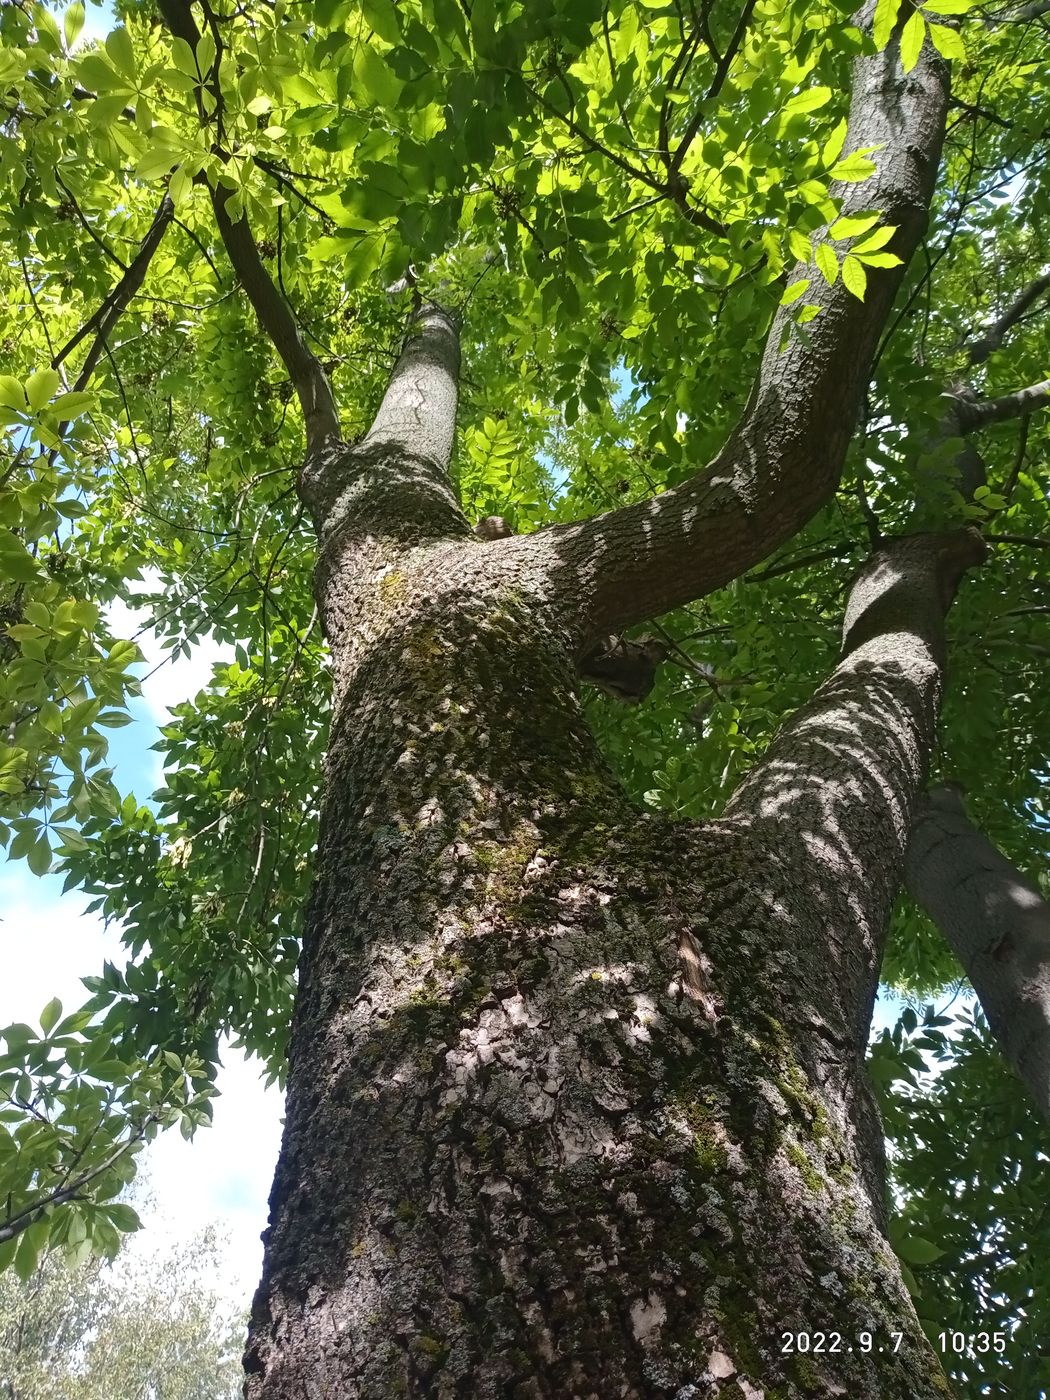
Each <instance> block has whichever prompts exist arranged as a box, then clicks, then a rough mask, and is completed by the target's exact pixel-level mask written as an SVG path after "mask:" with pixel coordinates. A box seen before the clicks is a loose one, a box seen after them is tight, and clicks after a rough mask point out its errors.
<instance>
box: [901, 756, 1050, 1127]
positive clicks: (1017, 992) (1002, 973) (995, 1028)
mask: <svg viewBox="0 0 1050 1400" xmlns="http://www.w3.org/2000/svg"><path fill="white" fill-rule="evenodd" d="M905 869H906V876H907V883H908V889H909V890H910V892H911V893H912V895H913V896H914V897H915V899H916V900H917V901H918V903H919V904H920V905H921V906H922V907H923V909H925V910H926V912H927V914H929V916H930V918H931V919H932V920H933V922H934V923H935V924H936V925H937V927H938V928H939V929H940V931H941V933H942V934H943V935H944V937H945V939H946V940H947V942H948V945H949V946H950V948H951V950H952V952H953V953H954V954H955V956H956V957H957V958H958V960H959V962H960V964H961V965H962V968H963V971H964V972H965V973H966V975H967V977H969V979H970V981H971V983H972V984H973V989H974V991H975V992H976V993H977V997H978V999H979V1001H980V1003H981V1007H982V1009H983V1010H984V1014H985V1015H986V1016H987V1018H988V1024H989V1026H990V1027H991V1030H992V1034H993V1035H994V1036H995V1037H996V1039H997V1040H998V1041H999V1045H1000V1047H1001V1049H1002V1052H1003V1054H1004V1055H1005V1057H1006V1059H1007V1061H1008V1062H1009V1063H1010V1064H1011V1065H1012V1066H1013V1068H1014V1069H1015V1070H1016V1071H1017V1074H1018V1075H1019V1076H1020V1078H1021V1079H1022V1081H1023V1082H1024V1084H1025V1085H1026V1086H1027V1088H1028V1091H1029V1092H1030V1094H1031V1095H1032V1098H1033V1099H1034V1100H1035V1103H1036V1105H1037V1106H1038V1108H1039V1109H1040V1111H1041V1112H1042V1113H1043V1114H1044V1115H1045V1116H1046V1117H1047V1118H1050V906H1048V905H1047V903H1046V901H1045V900H1044V899H1043V897H1042V895H1041V894H1040V893H1039V890H1038V889H1037V888H1036V886H1035V885H1034V884H1033V883H1032V881H1030V880H1028V879H1026V878H1025V876H1024V875H1023V874H1022V873H1021V872H1020V871H1019V870H1018V869H1017V868H1016V866H1014V865H1013V864H1012V862H1011V861H1009V860H1008V859H1007V857H1006V856H1005V855H1003V853H1002V851H1000V850H998V849H997V848H996V847H995V846H993V845H992V843H991V841H989V840H988V838H987V836H985V835H984V834H983V832H981V831H979V830H978V829H977V828H976V827H975V826H974V825H973V823H972V822H971V821H970V819H969V817H968V816H967V814H966V808H965V806H964V804H963V800H962V795H961V793H960V792H959V790H958V789H957V788H956V787H955V786H953V785H951V784H943V785H940V786H938V787H934V788H931V789H930V792H929V794H928V796H927V799H926V801H925V802H924V803H923V804H922V805H921V806H920V808H919V811H918V814H917V817H916V820H915V825H914V827H913V829H912V836H911V844H910V846H909V848H908V860H907V865H906V867H905Z"/></svg>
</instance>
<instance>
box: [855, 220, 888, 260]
mask: <svg viewBox="0 0 1050 1400" xmlns="http://www.w3.org/2000/svg"><path fill="white" fill-rule="evenodd" d="M896 232H897V225H896V224H883V226H882V228H877V229H876V230H875V232H874V233H873V234H871V235H870V237H868V238H865V239H864V241H863V242H861V243H854V245H853V247H852V248H851V249H850V252H851V253H858V254H859V253H874V251H875V250H876V248H883V247H885V245H886V244H887V243H888V242H889V241H890V239H891V238H892V237H893V235H894V234H895V233H896Z"/></svg>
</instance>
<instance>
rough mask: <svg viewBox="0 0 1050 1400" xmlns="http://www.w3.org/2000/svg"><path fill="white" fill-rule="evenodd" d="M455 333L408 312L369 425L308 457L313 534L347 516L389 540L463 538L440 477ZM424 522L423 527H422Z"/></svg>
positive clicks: (464, 529)
mask: <svg viewBox="0 0 1050 1400" xmlns="http://www.w3.org/2000/svg"><path fill="white" fill-rule="evenodd" d="M459 360H460V355H459V328H458V326H457V324H456V320H455V318H454V316H453V315H452V313H451V312H449V311H446V310H444V309H443V308H442V307H440V306H437V305H435V304H434V303H433V302H425V303H423V304H422V305H421V306H420V307H419V308H418V309H417V310H416V311H414V312H413V314H412V316H411V318H410V320H409V323H408V328H407V333H406V335H405V340H404V343H403V345H402V348H401V354H400V355H399V357H398V360H397V363H396V365H395V366H394V369H393V371H392V373H391V375H390V379H389V381H388V383H387V387H386V391H385V393H384V394H383V400H382V402H381V403H380V405H379V408H378V410H377V412H376V415H375V418H374V419H373V420H372V426H371V427H370V428H369V430H368V432H367V433H366V434H365V436H364V437H363V438H362V439H361V440H360V442H358V443H356V444H354V445H353V446H352V447H348V448H345V449H343V450H339V449H338V448H337V449H336V451H334V452H327V453H321V454H319V455H318V454H314V455H312V456H311V457H308V459H307V462H306V464H305V466H304V467H303V470H302V472H301V474H300V478H299V491H300V495H301V496H302V498H303V500H304V501H305V502H306V505H307V507H308V509H309V511H310V514H311V516H312V517H313V520H314V524H315V526H316V528H317V531H318V534H319V535H321V536H322V537H323V538H327V537H328V536H329V535H330V534H331V533H332V532H333V531H334V530H335V529H336V528H337V527H338V526H339V525H340V524H341V523H342V522H343V521H344V520H345V519H346V518H347V517H348V516H350V515H352V516H353V518H354V520H355V522H358V523H360V524H361V525H362V527H364V528H366V529H372V530H377V531H380V532H381V533H384V534H387V535H389V536H390V537H391V538H399V537H404V535H405V534H406V532H407V533H413V532H416V531H418V530H419V529H420V528H421V527H422V528H425V529H426V530H427V532H428V533H430V534H431V535H437V534H442V533H451V534H456V535H460V534H469V533H470V527H469V526H468V524H467V521H466V518H465V517H464V516H463V513H462V511H461V510H460V508H459V505H458V502H457V500H456V496H455V492H454V491H453V489H452V484H451V481H450V480H449V475H448V465H449V459H450V457H451V455H452V443H453V439H454V436H455V430H456V407H457V401H458V384H459ZM424 522H425V524H424Z"/></svg>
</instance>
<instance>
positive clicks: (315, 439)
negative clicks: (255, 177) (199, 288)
mask: <svg viewBox="0 0 1050 1400" xmlns="http://www.w3.org/2000/svg"><path fill="white" fill-rule="evenodd" d="M159 8H160V12H161V14H162V16H163V18H164V23H165V25H166V26H167V27H168V29H169V30H170V31H171V33H172V34H174V35H175V36H176V38H180V39H184V40H185V41H186V43H188V44H189V46H190V48H191V49H193V50H194V52H196V48H197V44H198V42H199V40H200V31H199V30H198V28H197V22H196V20H195V19H194V17H193V12H192V10H191V9H190V6H189V3H188V0H159ZM220 53H221V50H220V49H219V46H218V45H217V46H216V59H215V62H216V67H215V68H214V69H213V71H212V73H211V74H210V75H209V83H210V86H211V89H212V93H213V95H214V97H215V100H216V104H217V105H216V110H217V111H221V92H220V90H219V89H218V86H217V82H218V79H217V64H218V60H219V56H220ZM199 100H200V99H199V98H198V101H199ZM200 111H201V117H202V120H203V119H204V109H203V106H202V107H201V108H200ZM219 154H222V153H221V151H220V152H219ZM208 190H209V193H210V194H211V202H212V208H213V209H214V211H215V221H216V223H217V225H218V229H219V235H220V237H221V238H222V241H223V244H224V245H225V248H226V252H227V254H228V256H229V259H230V262H231V263H232V264H233V270H234V272H236V274H237V277H238V280H239V281H240V283H241V286H242V287H243V288H244V291H245V294H246V295H247V297H248V300H249V301H250V302H251V304H252V308H253V310H254V311H255V314H256V316H257V317H258V319H259V324H260V325H261V326H262V328H263V330H264V331H265V332H266V334H267V335H268V336H269V337H270V340H271V341H272V342H273V346H274V349H275V350H276V351H277V353H278V355H280V357H281V359H282V361H283V362H284V367H285V369H286V370H287V371H288V377H289V378H290V379H291V381H292V384H293V386H294V388H295V392H296V394H297V396H298V398H299V403H300V406H301V408H302V411H303V423H304V426H305V430H306V452H307V456H308V457H312V456H316V455H317V454H319V453H322V452H324V451H325V450H326V449H330V448H332V447H333V446H336V445H338V443H339V442H340V441H341V440H342V438H341V433H340V430H339V410H338V408H337V406H336V402H335V397H334V395H333V393H332V386H331V385H330V384H329V382H328V376H327V375H326V374H325V372H324V369H323V367H322V365H321V362H320V360H318V358H317V356H316V355H315V354H314V353H313V351H312V350H310V349H309V347H308V346H307V344H306V342H305V340H304V339H303V336H302V332H301V331H300V329H299V324H298V322H297V321H296V319H295V315H294V314H293V312H292V308H291V307H290V306H289V305H288V302H287V301H286V300H285V299H284V297H283V296H282V295H281V293H280V291H279V289H278V288H277V286H276V285H275V283H274V281H273V278H272V277H271V276H270V274H269V273H268V272H267V270H266V267H265V265H264V264H263V260H262V258H261V257H260V255H259V249H258V248H257V247H256V244H255V239H254V237H253V236H252V231H251V228H250V226H249V224H248V220H247V219H246V218H245V217H244V215H243V214H242V215H240V216H239V217H237V218H232V217H231V216H230V214H229V213H228V212H227V209H226V203H227V200H228V199H229V198H230V195H231V194H232V191H229V192H227V191H226V190H224V189H223V188H222V187H221V185H220V186H219V187H216V186H214V185H210V184H209V186H208Z"/></svg>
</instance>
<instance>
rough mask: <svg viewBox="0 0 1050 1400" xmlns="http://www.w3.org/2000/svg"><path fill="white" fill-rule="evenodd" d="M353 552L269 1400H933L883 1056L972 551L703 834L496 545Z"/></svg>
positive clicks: (330, 590) (279, 1228)
mask: <svg viewBox="0 0 1050 1400" xmlns="http://www.w3.org/2000/svg"><path fill="white" fill-rule="evenodd" d="M443 509H444V508H443V507H442V510H443ZM333 540H334V543H333V544H332V545H331V546H330V551H334V554H331V553H330V555H329V556H326V558H325V559H324V560H323V561H322V568H321V571H320V575H319V577H320V579H321V590H322V601H323V602H324V604H325V605H326V607H327V608H328V609H329V610H334V611H336V612H338V625H335V624H336V619H335V618H331V619H330V620H329V635H330V636H333V637H335V638H336V639H337V641H336V643H335V645H334V649H333V660H334V677H335V721H334V728H333V735H332V742H331V749H330V754H329V760H328V773H327V796H326V800H325V809H324V819H323V829H322V834H321V839H320V848H319V851H318V858H317V869H318V878H317V883H316V888H315V893H314V897H313V902H312V906H311V910H310V914H309V921H308V933H307V939H306V945H305V949H304V957H303V965H302V980H301V990H300V997H299V1005H298V1011H297V1017H296V1024H295V1028H294V1037H293V1049H292V1057H291V1069H290V1079H289V1091H288V1118H287V1126H286V1131H285V1140H284V1145H283V1148H282V1153H281V1161H280V1165H279V1168H278V1173H277V1178H276V1181H275V1185H274V1190H273V1195H272V1199H271V1222H272V1226H271V1230H270V1232H269V1238H268V1242H267V1251H266V1265H265V1275H264V1279H263V1282H262V1284H261V1286H260V1290H259V1292H258V1295H257V1297H256V1301H255V1306H254V1310H253V1319H252V1328H251V1338H250V1345H249V1352H248V1357H247V1368H248V1380H247V1389H246V1394H247V1395H248V1396H249V1397H251V1400H263V1397H266V1400H277V1397H280V1400H285V1397H288V1398H289V1400H290V1397H293V1396H294V1397H301V1396H318V1397H321V1396H324V1397H328V1396H339V1397H344V1396H345V1397H351V1396H361V1397H375V1400H381V1397H387V1396H394V1395H434V1396H441V1397H445V1396H448V1397H451V1396H461V1395H462V1396H466V1395H469V1396H472V1397H496V1396H501V1397H502V1396H514V1397H533V1396H535V1397H540V1396H551V1397H554V1396H559V1397H561V1396H595V1397H599V1396H600V1397H602V1400H604V1398H605V1397H610V1396H623V1397H627V1396H661V1395H665V1396H679V1397H682V1398H683V1400H685V1397H692V1396H696V1397H699V1396H714V1395H718V1396H746V1397H758V1396H774V1395H777V1396H782V1397H795V1396H804V1395H805V1396H823V1395H827V1396H834V1395H848V1396H850V1397H869V1396H870V1397H876V1396H877V1397H879V1400H894V1398H895V1397H900V1400H921V1398H922V1397H934V1396H943V1395H945V1394H946V1393H947V1387H946V1384H945V1381H944V1379H943V1376H942V1373H941V1371H940V1368H939V1365H938V1363H937V1360H936V1358H935V1357H934V1355H933V1354H932V1352H931V1351H930V1350H929V1347H928V1345H927V1343H926V1340H925V1338H924V1336H923V1333H922V1331H921V1329H920V1327H919V1325H918V1322H917V1320H916V1317H915V1314H914V1311H913V1309H912V1307H911V1304H910V1301H909V1299H908V1296H907V1292H906V1290H905V1288H904V1285H903V1283H902V1281H901V1276H900V1272H899V1269H898V1267H897V1264H896V1261H895V1259H894V1257H893V1255H892V1252H891V1251H890V1249H889V1246H888V1245H887V1243H886V1240H885V1238H884V1235H883V1232H882V1212H883V1201H882V1195H881V1191H882V1186H881V1153H880V1135H879V1131H878V1124H877V1118H876V1116H875V1113H874V1109H873V1108H872V1104H871V1099H870V1095H869V1092H868V1089H867V1086H866V1082H865V1078H864V1069H863V1038H864V1030H865V1028H866V1019H867V1015H868V1012H869V1011H870V1003H871V998H872V995H873V991H874V986H875V980H876V977H877V967H878V958H879V955H880V949H881V938H882V934H883V931H884V928H885V921H886V914H887V912H888V906H889V899H890V898H892V892H893V888H894V886H895V883H896V879H897V874H898V873H899V868H900V864H901V861H902V859H903V851H904V844H905V841H906V834H907V820H908V816H907V814H908V809H909V806H910V803H911V801H912V800H913V798H914V795H915V794H916V793H917V792H918V791H919V789H920V786H921V783H922V780H923V767H924V756H925V749H926V746H927V745H928V743H929V740H930V736H931V735H932V732H933V724H934V718H935V710H936V703H937V696H938V691H939V685H940V668H941V657H940V637H939V629H940V625H941V624H940V618H941V615H942V614H943V610H944V606H945V605H946V599H945V597H944V589H943V587H941V586H940V585H938V583H937V580H938V579H943V577H944V576H945V574H946V572H947V573H948V574H951V573H952V571H953V570H954V571H955V573H954V575H953V577H954V576H957V573H958V567H957V565H958V560H957V559H956V560H955V562H954V563H953V562H952V559H953V557H954V556H953V555H952V549H951V548H947V549H946V548H945V547H944V544H943V542H942V541H937V540H930V539H929V538H926V539H925V540H923V541H920V542H912V543H910V544H909V545H908V547H907V548H906V549H904V551H903V553H902V552H901V549H900V548H898V550H897V552H896V554H891V555H887V556H885V557H882V558H881V559H876V560H875V561H873V563H872V564H871V565H870V566H869V568H868V570H867V571H866V573H865V575H864V577H863V578H862V579H861V580H860V581H859V582H858V585H857V586H856V588H855V589H854V598H855V600H856V599H859V600H860V601H859V602H858V603H857V605H856V606H855V607H854V610H853V616H852V618H851V629H852V632H853V641H852V642H851V641H850V639H849V634H847V648H848V654H847V656H846V657H845V659H844V661H843V663H842V665H841V666H840V667H839V669H838V671H837V672H836V673H835V675H834V676H833V677H832V678H831V679H830V681H829V682H828V683H827V684H826V685H825V686H824V687H822V688H821V689H820V690H819V691H818V692H817V693H816V695H815V697H814V700H813V702H812V703H811V705H810V706H809V707H807V710H806V711H804V712H802V714H801V715H800V716H799V717H797V718H796V720H795V721H793V722H792V724H791V725H789V726H788V727H787V728H786V729H785V732H784V734H783V735H782V736H781V739H780V740H779V741H778V742H777V743H776V744H775V745H774V746H773V749H772V751H771V754H770V758H769V761H768V763H766V764H764V765H761V766H760V768H759V769H757V770H756V772H755V774H754V775H753V777H752V779H751V781H750V782H749V784H747V785H745V787H744V788H743V789H742V790H741V793H740V795H739V802H738V804H737V807H736V808H735V809H733V810H731V811H730V813H729V814H728V815H727V818H726V819H725V820H723V821H721V822H717V823H714V824H712V825H710V826H708V827H706V828H696V827H694V826H691V825H690V826H686V825H681V824H675V823H672V822H670V821H669V820H667V819H665V818H663V817H661V816H658V815H655V814H653V813H650V812H642V811H638V810H636V809H635V808H634V807H633V806H632V805H631V804H630V803H629V802H628V801H627V800H626V799H625V797H624V795H623V793H622V792H621V791H619V789H618V788H617V786H616V784H615V783H614V781H613V780H612V778H611V776H610V774H609V772H608V771H607V769H606V767H605V765H604V763H603V761H602V759H601V756H600V755H599V753H598V752H597V750H596V747H595V745H594V743H593V741H592V738H591V736H590V734H589V732H588V730H587V728H586V725H585V723H584V721H583V718H582V714H581V711H580V707H579V704H578V702H577V698H576V694H575V681H574V672H573V655H574V653H573V643H572V638H571V636H569V635H568V634H566V633H565V632H564V631H563V630H562V629H561V628H560V626H559V625H558V623H557V620H556V619H557V610H556V609H552V608H551V606H550V605H549V602H548V600H547V599H545V598H544V597H543V596H542V594H541V593H539V592H535V591H533V589H534V588H535V587H536V580H535V579H533V578H530V577H529V576H528V575H527V574H526V575H520V574H515V573H514V571H513V570H511V569H508V568H507V567H506V560H505V558H504V557H501V556H500V554H499V550H498V547H497V546H496V545H488V544H482V543H478V542H475V541H474V540H471V539H467V538H463V539H460V538H456V537H453V538H451V539H449V538H446V539H444V540H439V541H437V542H433V543H430V544H425V545H415V546H412V545H409V546H407V547H403V548H401V549H400V551H399V552H397V553H396V562H391V561H394V560H395V552H394V551H393V550H392V549H391V547H390V546H389V545H388V544H383V543H381V542H378V537H377V536H375V535H371V536H369V539H368V540H366V539H365V538H364V537H362V536H359V537H357V538H356V540H354V541H353V542H352V543H350V542H348V540H347V538H346V537H342V536H338V535H337V536H333ZM956 553H958V550H956ZM963 553H965V550H963ZM946 560H947V561H948V562H947V563H946V562H945V561H946ZM887 561H888V562H887ZM959 567H961V565H960V566H959ZM907 579H910V580H911V584H910V587H906V586H904V583H902V580H907ZM939 587H940V588H941V591H940V592H939V591H938V588H939ZM948 596H949V597H950V588H949V592H948ZM923 598H925V599H926V600H927V603H926V604H922V603H921V600H922V599H923ZM931 600H932V601H931ZM340 638H342V639H345V641H339V640H338V639H340ZM822 744H823V745H830V746H831V747H832V748H833V749H834V751H835V753H836V755H837V765H836V767H835V769H834V771H832V772H830V773H829V772H828V770H827V766H826V765H825V767H824V769H823V770H822V768H821V763H820V761H819V759H817V758H815V757H814V754H815V751H816V749H817V748H818V747H819V746H820V745H822ZM869 749H870V750H871V752H870V753H869V752H868V750H869ZM793 758H794V759H796V760H797V772H795V773H792V772H791V771H790V770H791V763H792V759H793ZM822 771H824V772H825V776H826V777H827V779H828V782H829V783H830V787H828V788H827V790H826V792H825V798H824V800H825V801H826V803H827V804H830V805H828V806H827V810H825V811H823V813H821V812H820V811H818V810H817V808H816V807H814V806H813V804H814V803H816V802H818V797H819V794H818V792H817V788H816V787H815V786H814V784H817V783H818V780H819V777H820V773H821V772H822ZM866 784H867V787H866V786H865V785H866ZM872 785H874V786H873V787H872ZM873 791H874V792H875V793H876V794H877V795H878V797H879V802H878V803H876V810H872V792H873ZM792 802H794V803H795V804H796V805H795V810H794V811H793V812H792V811H790V810H787V811H784V812H781V815H780V816H779V817H778V812H780V811H781V808H782V807H783V806H784V804H785V803H786V804H787V806H788V808H790V806H791V803H792ZM853 846H855V848H856V850H855V853H857V854H859V855H860V856H861V857H862V859H863V861H864V862H866V863H867V864H866V865H865V866H864V867H861V866H858V867H856V868H854V867H852V866H851V865H850V863H849V857H850V852H851V849H852V848H853ZM785 1333H791V1334H794V1335H795V1336H797V1335H798V1334H804V1335H806V1336H807V1337H810V1338H815V1337H816V1335H817V1334H818V1333H822V1334H824V1335H825V1338H826V1340H825V1343H824V1346H825V1350H824V1351H822V1352H819V1353H817V1354H813V1353H812V1352H811V1353H810V1354H809V1355H802V1356H800V1355H798V1354H797V1352H798V1348H797V1346H796V1345H791V1346H787V1347H786V1346H785V1343H784V1334H785ZM866 1334H870V1336H871V1338H872V1343H871V1345H872V1350H871V1351H870V1352H869V1351H865V1350H862V1348H863V1347H865V1346H866V1341H865V1337H866ZM897 1334H900V1336H899V1340H898V1335H897ZM833 1339H837V1340H833ZM832 1347H833V1348H835V1349H834V1350H830V1349H828V1348H832Z"/></svg>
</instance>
